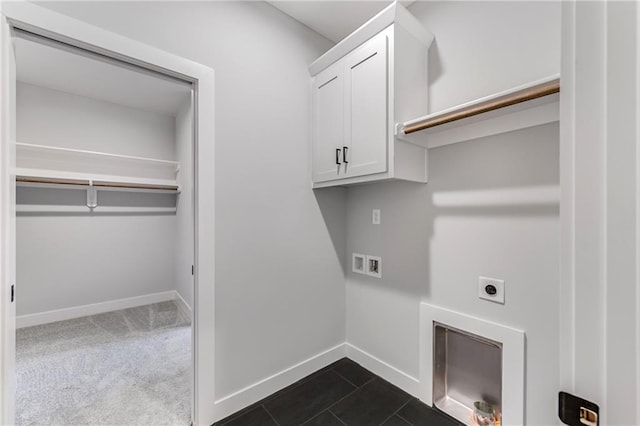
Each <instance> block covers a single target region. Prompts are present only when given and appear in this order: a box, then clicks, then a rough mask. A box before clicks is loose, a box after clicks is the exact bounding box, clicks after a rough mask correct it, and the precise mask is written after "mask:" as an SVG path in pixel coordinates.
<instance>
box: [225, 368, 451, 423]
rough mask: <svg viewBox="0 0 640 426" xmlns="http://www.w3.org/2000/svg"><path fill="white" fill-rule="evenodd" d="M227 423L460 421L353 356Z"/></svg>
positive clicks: (232, 416)
mask: <svg viewBox="0 0 640 426" xmlns="http://www.w3.org/2000/svg"><path fill="white" fill-rule="evenodd" d="M216 425H220V426H221V425H225V426H294V425H305V426H333V425H335V426H344V425H348V426H378V425H384V426H396V425H403V426H407V425H414V426H457V425H459V423H458V422H456V421H455V420H453V419H451V418H450V417H448V416H446V415H444V414H442V413H440V412H439V411H436V410H433V409H431V408H429V407H428V406H426V405H424V404H423V403H422V402H420V401H419V400H417V399H416V398H414V397H412V396H411V395H409V394H407V393H406V392H403V391H402V390H400V389H398V388H397V387H395V386H393V385H392V384H391V383H389V382H387V381H385V380H383V379H381V378H380V377H378V376H376V375H375V374H373V373H371V372H370V371H368V370H366V369H364V368H363V367H361V366H360V365H359V364H356V363H355V362H353V361H351V360H350V359H348V358H342V359H341V360H340V361H337V362H335V363H333V364H331V365H329V366H327V367H325V368H323V369H321V370H319V371H316V372H315V373H313V374H311V375H309V376H307V377H305V378H304V379H302V380H300V381H298V382H296V383H294V384H293V385H291V386H289V387H287V388H285V389H282V390H281V391H279V392H276V393H275V394H273V395H270V396H268V397H267V398H265V399H263V400H262V401H259V402H257V403H255V404H253V405H252V406H250V407H247V408H245V409H244V410H241V411H239V412H237V413H235V414H233V415H231V416H229V417H227V418H226V419H223V420H221V421H220V422H218V423H216Z"/></svg>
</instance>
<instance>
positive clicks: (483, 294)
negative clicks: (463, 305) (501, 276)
mask: <svg viewBox="0 0 640 426" xmlns="http://www.w3.org/2000/svg"><path fill="white" fill-rule="evenodd" d="M478 297H479V298H480V299H484V300H488V301H490V302H495V303H501V304H503V305H504V280H498V279H496V278H488V277H479V278H478Z"/></svg>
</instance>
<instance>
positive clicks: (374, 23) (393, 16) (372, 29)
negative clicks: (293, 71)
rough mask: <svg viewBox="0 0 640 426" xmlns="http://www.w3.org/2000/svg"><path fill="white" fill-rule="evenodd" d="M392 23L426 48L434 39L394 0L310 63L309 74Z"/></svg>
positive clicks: (314, 73)
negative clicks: (400, 27)
mask: <svg viewBox="0 0 640 426" xmlns="http://www.w3.org/2000/svg"><path fill="white" fill-rule="evenodd" d="M392 24H398V25H400V26H402V27H403V28H404V29H405V30H407V31H408V32H409V33H410V34H411V35H412V36H414V37H415V38H416V39H417V40H419V41H420V42H422V43H423V44H424V45H425V49H428V48H429V46H431V43H432V42H433V40H434V35H433V33H431V32H430V31H429V30H427V29H426V28H424V26H423V25H422V23H421V22H420V21H418V19H417V18H416V17H415V16H413V15H412V14H411V12H409V11H408V10H407V9H406V8H405V7H404V6H402V5H401V4H400V3H398V2H397V1H394V2H393V3H391V4H390V5H389V6H387V7H386V8H384V9H383V10H382V11H380V12H379V13H378V14H377V15H376V16H374V17H373V18H371V19H369V20H368V21H367V22H365V23H364V24H362V25H361V26H360V27H359V28H358V29H356V30H355V31H354V32H352V33H351V34H349V35H348V36H347V37H345V38H344V39H343V40H342V41H340V42H339V43H338V44H336V45H335V46H334V47H332V48H331V49H329V50H328V51H327V52H326V53H325V54H324V55H322V56H320V57H319V58H318V59H316V60H315V61H314V62H313V63H312V64H311V65H309V74H311V76H312V77H315V76H316V75H317V74H318V73H319V72H321V71H323V70H324V69H326V68H327V67H329V66H330V65H331V64H333V63H335V62H336V61H338V60H339V59H340V58H342V57H344V56H345V55H347V54H348V53H349V52H351V51H352V50H354V49H355V48H357V47H358V46H360V45H362V44H363V43H364V42H366V41H367V40H369V39H370V38H371V37H373V36H374V35H376V34H378V33H379V32H380V31H382V30H384V29H385V28H387V27H388V26H390V25H392Z"/></svg>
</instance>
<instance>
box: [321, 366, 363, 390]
mask: <svg viewBox="0 0 640 426" xmlns="http://www.w3.org/2000/svg"><path fill="white" fill-rule="evenodd" d="M331 371H333V372H334V373H336V374H337V375H338V376H340V377H341V378H343V379H344V380H346V381H347V382H348V383H350V384H352V385H353V386H355V387H356V388H361V387H362V386H364V385H366V384H367V383H369V382H370V381H371V380H373V379H371V380H369V382H366V383H364V384H363V385H361V386H358V385H356V384H355V383H353V382H352V381H351V380H349V379H347V378H346V377H344V376H343V375H342V374H340V372H339V371H337V370H336V369H335V368H332V369H331Z"/></svg>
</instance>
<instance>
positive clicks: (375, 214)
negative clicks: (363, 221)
mask: <svg viewBox="0 0 640 426" xmlns="http://www.w3.org/2000/svg"><path fill="white" fill-rule="evenodd" d="M371 223H373V224H374V225H380V209H373V211H372V212H371Z"/></svg>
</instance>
